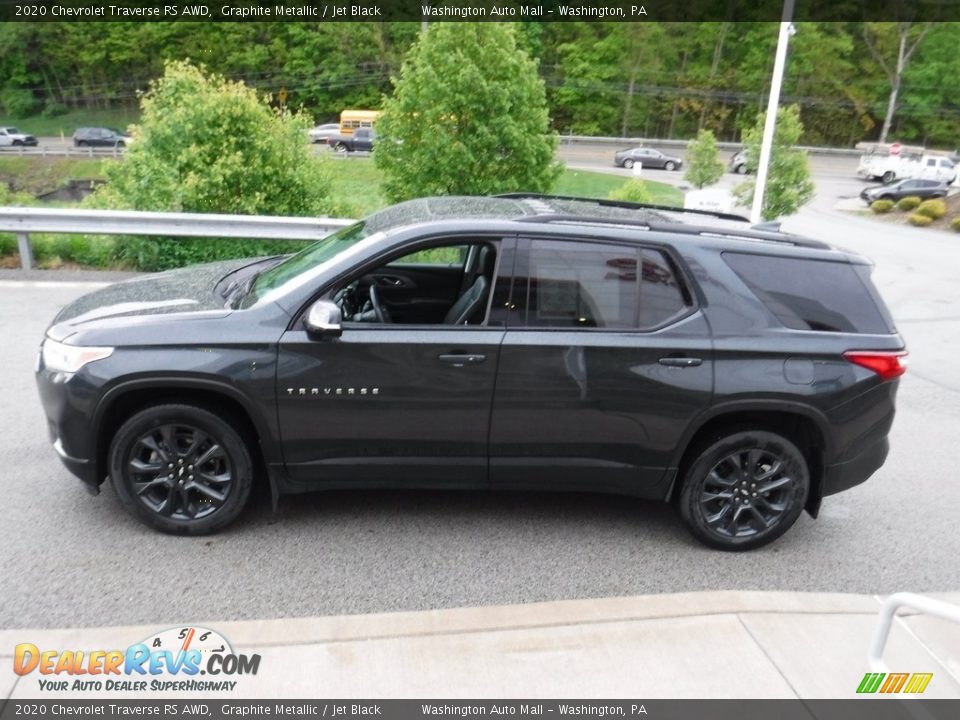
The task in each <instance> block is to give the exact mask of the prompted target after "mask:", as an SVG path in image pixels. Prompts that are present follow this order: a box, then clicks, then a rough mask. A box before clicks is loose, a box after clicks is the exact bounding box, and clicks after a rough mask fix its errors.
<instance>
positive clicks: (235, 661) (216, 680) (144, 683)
mask: <svg viewBox="0 0 960 720" xmlns="http://www.w3.org/2000/svg"><path fill="white" fill-rule="evenodd" d="M259 668H260V656H259V655H243V654H239V653H236V652H234V650H233V647H232V646H231V645H230V643H229V642H228V641H227V639H226V638H225V637H223V636H222V635H221V634H220V633H218V632H216V631H215V630H209V629H207V628H201V627H185V628H171V629H169V630H164V631H162V632H159V633H156V634H153V635H150V636H149V637H147V638H146V639H144V640H143V641H141V642H138V643H134V644H132V645H130V646H129V647H127V649H126V650H51V649H42V648H39V647H37V646H36V645H34V644H33V643H20V644H19V645H17V646H16V648H15V649H14V656H13V671H14V672H15V673H16V674H17V675H21V676H27V675H31V674H34V673H35V674H37V675H38V676H39V677H37V683H38V689H39V690H41V691H45V692H73V691H77V692H83V691H100V692H103V691H106V692H144V691H147V690H152V691H167V692H185V691H186V692H189V691H198V692H214V691H231V690H233V689H235V688H236V686H237V682H238V680H236V679H234V678H237V677H238V676H242V675H256V674H257V670H259Z"/></svg>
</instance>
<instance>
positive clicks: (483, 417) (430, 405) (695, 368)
mask: <svg viewBox="0 0 960 720" xmlns="http://www.w3.org/2000/svg"><path fill="white" fill-rule="evenodd" d="M905 354H906V353H905V351H904V343H903V340H902V339H901V337H900V336H899V335H898V334H897V331H896V329H895V328H894V326H893V322H892V321H891V318H890V315H889V314H888V312H887V310H886V309H885V307H884V305H883V303H882V301H881V300H880V298H879V297H878V295H877V293H876V290H875V289H874V287H873V285H872V284H871V282H870V265H869V264H868V262H867V261H866V260H865V259H864V258H862V257H859V256H857V255H852V254H849V253H846V252H843V251H840V250H836V249H833V248H831V247H829V246H828V245H826V244H824V243H822V242H817V241H815V240H809V239H805V238H802V237H797V236H793V235H788V234H785V233H781V232H773V231H771V230H769V229H762V228H755V227H752V226H751V225H750V223H749V222H747V221H745V220H743V219H742V218H738V217H734V216H727V215H715V214H705V213H700V212H693V211H682V210H677V209H673V208H657V207H651V206H640V205H631V204H627V203H613V202H608V201H597V200H583V199H576V198H562V197H552V196H541V195H514V196H504V197H496V198H457V197H448V198H430V199H422V200H414V201H410V202H407V203H403V204H400V205H397V206H394V207H392V208H388V209H386V210H383V211H381V212H378V213H375V214H373V215H371V216H370V217H368V218H366V219H365V220H363V221H361V222H358V223H356V224H354V225H351V226H350V227H347V228H344V229H343V230H340V231H339V232H337V233H335V234H333V235H331V236H329V237H328V238H326V239H324V240H321V241H320V242H318V243H316V244H314V245H311V246H309V247H307V248H305V249H304V250H303V251H302V252H300V253H298V254H296V255H293V256H289V257H273V258H265V259H259V260H252V261H251V260H238V261H232V262H224V263H216V264H212V265H206V266H200V267H194V268H188V269H184V270H177V271H171V272H166V273H162V274H159V275H153V276H147V277H143V278H138V279H136V280H132V281H128V282H125V283H120V284H117V285H113V286H110V287H107V288H104V289H101V290H97V291H95V292H93V293H91V294H89V295H86V296H84V297H82V298H80V299H79V300H77V301H76V302H74V303H73V304H72V305H69V306H68V307H66V308H65V309H64V310H63V311H62V312H61V313H60V314H59V315H58V316H57V317H56V318H55V319H54V321H53V324H52V325H51V326H50V328H49V330H48V331H47V336H46V339H45V340H44V342H43V345H42V348H41V353H40V358H39V360H38V368H37V381H38V384H39V388H40V395H41V399H42V401H43V406H44V409H45V411H46V415H47V418H48V420H49V429H50V439H51V441H52V443H53V445H54V448H55V449H56V451H57V453H58V454H59V456H60V457H61V459H62V460H63V462H64V463H65V464H66V466H67V467H68V468H69V469H70V470H71V471H72V472H73V473H74V474H76V475H77V476H79V477H80V478H81V479H82V480H83V481H84V482H85V483H86V485H87V487H88V488H90V489H91V491H93V492H96V491H97V489H98V488H99V486H100V484H101V483H102V482H103V481H104V479H105V478H106V477H109V478H110V481H111V483H112V484H113V487H114V490H115V491H116V493H117V495H118V496H119V497H120V499H121V501H122V502H123V504H124V505H125V506H126V507H127V508H128V509H129V510H130V512H132V513H133V514H134V515H136V516H137V517H138V518H140V519H141V520H143V521H144V522H146V523H148V524H150V525H152V526H154V527H156V528H158V529H160V530H163V531H165V532H172V533H181V534H198V533H208V532H212V531H215V530H218V529H219V528H222V527H223V526H225V525H227V524H228V523H229V522H231V521H233V520H234V519H235V518H236V517H237V516H238V515H239V514H240V512H241V510H242V509H243V507H244V505H245V504H246V503H247V501H248V499H249V498H250V493H251V486H252V484H253V482H254V479H255V478H263V480H264V481H265V482H267V483H269V486H270V488H271V490H272V494H273V498H274V502H276V501H277V498H279V496H281V495H283V494H288V493H299V492H305V491H311V490H322V489H328V488H344V487H362V488H369V487H417V488H436V489H442V488H458V489H465V488H470V489H523V490H547V491H561V490H566V491H585V492H606V493H621V494H625V495H632V496H636V497H640V498H651V499H659V500H665V501H669V502H672V503H674V504H675V505H676V506H677V507H678V509H679V512H680V516H681V517H682V518H683V520H684V522H685V523H686V525H687V526H688V527H689V528H690V530H691V531H692V532H693V534H694V535H695V536H696V537H697V538H698V539H700V540H701V541H703V542H705V543H706V544H708V545H711V546H713V547H717V548H722V549H728V550H744V549H748V548H754V547H758V546H760V545H764V544H765V543H768V542H770V541H771V540H773V539H775V538H777V537H778V536H780V535H781V534H782V533H784V532H785V531H786V530H787V529H788V528H789V527H790V526H791V525H792V524H793V523H794V521H795V520H796V519H797V517H798V516H799V514H800V513H801V512H802V511H803V510H804V509H806V510H807V511H808V512H809V513H810V514H811V515H813V516H816V514H817V512H818V509H819V507H820V503H821V501H822V499H823V498H824V497H825V496H828V495H831V494H833V493H836V492H840V491H841V490H845V489H846V488H849V487H851V486H853V485H856V484H858V483H861V482H863V481H864V480H866V479H867V478H868V477H869V476H870V475H871V474H873V473H874V472H875V471H876V470H877V469H878V468H879V467H880V466H881V465H882V464H883V462H884V460H885V458H886V456H887V449H888V442H887V435H888V433H889V431H890V427H891V423H892V422H893V416H894V398H895V396H896V391H897V385H898V380H897V378H898V377H899V376H900V375H901V374H902V373H903V371H904V364H903V359H904V355H905Z"/></svg>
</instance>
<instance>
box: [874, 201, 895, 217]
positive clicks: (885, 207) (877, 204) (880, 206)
mask: <svg viewBox="0 0 960 720" xmlns="http://www.w3.org/2000/svg"><path fill="white" fill-rule="evenodd" d="M870 209H871V210H873V211H874V212H875V213H877V214H882V213H888V212H890V211H891V210H893V200H874V201H873V202H872V203H870Z"/></svg>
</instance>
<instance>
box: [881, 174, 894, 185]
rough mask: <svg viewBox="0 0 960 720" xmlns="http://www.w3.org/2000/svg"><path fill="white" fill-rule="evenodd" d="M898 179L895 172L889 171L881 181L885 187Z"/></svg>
mask: <svg viewBox="0 0 960 720" xmlns="http://www.w3.org/2000/svg"><path fill="white" fill-rule="evenodd" d="M896 179H897V174H896V173H895V172H894V171H893V170H887V171H886V172H885V173H884V174H883V175H881V176H880V180H881V182H882V183H883V184H884V185H889V184H890V183H892V182H893V181H894V180H896Z"/></svg>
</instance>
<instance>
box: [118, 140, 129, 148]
mask: <svg viewBox="0 0 960 720" xmlns="http://www.w3.org/2000/svg"><path fill="white" fill-rule="evenodd" d="M126 146H127V144H126V143H125V142H124V141H123V140H118V141H117V147H118V148H125V147H126Z"/></svg>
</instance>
